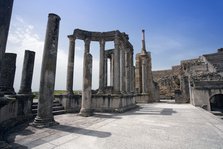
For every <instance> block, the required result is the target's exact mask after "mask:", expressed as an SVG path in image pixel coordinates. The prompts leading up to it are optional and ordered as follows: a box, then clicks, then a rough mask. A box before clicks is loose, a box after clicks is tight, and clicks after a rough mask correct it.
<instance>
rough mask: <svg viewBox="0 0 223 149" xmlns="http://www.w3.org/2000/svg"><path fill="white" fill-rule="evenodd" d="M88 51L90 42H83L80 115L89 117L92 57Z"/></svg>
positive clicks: (90, 109) (90, 111)
mask: <svg viewBox="0 0 223 149" xmlns="http://www.w3.org/2000/svg"><path fill="white" fill-rule="evenodd" d="M89 51H90V40H89V39H86V40H85V52H84V62H83V89H82V104H81V110H80V115H81V116H85V117H87V116H91V115H92V114H93V112H92V108H91V85H92V55H91V54H90V53H89Z"/></svg>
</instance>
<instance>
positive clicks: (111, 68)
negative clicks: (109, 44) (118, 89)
mask: <svg viewBox="0 0 223 149" xmlns="http://www.w3.org/2000/svg"><path fill="white" fill-rule="evenodd" d="M113 77H114V54H111V58H110V86H113V85H114V84H113V80H114V79H113Z"/></svg>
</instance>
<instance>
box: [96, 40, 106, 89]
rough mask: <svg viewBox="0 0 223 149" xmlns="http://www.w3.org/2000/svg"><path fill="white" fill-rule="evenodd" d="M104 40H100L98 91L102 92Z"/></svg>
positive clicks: (103, 82) (103, 81) (103, 83)
mask: <svg viewBox="0 0 223 149" xmlns="http://www.w3.org/2000/svg"><path fill="white" fill-rule="evenodd" d="M105 59H106V58H105V40H104V39H101V40H100V65H99V92H98V93H103V90H104V87H105V86H104V85H105Z"/></svg>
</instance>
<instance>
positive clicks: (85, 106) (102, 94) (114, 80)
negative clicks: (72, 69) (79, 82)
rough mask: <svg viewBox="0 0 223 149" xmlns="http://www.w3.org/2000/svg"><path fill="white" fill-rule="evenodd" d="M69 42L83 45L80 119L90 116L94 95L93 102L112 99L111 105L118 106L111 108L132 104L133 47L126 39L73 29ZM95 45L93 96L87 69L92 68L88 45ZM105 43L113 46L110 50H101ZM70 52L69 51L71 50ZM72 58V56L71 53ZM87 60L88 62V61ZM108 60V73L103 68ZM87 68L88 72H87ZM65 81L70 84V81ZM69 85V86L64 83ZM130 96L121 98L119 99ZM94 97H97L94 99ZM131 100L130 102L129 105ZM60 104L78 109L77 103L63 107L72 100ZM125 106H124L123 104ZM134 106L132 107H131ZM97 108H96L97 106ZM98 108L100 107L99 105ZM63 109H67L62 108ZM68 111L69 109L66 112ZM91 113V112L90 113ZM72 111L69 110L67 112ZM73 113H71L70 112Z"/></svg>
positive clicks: (69, 98) (106, 33)
mask: <svg viewBox="0 0 223 149" xmlns="http://www.w3.org/2000/svg"><path fill="white" fill-rule="evenodd" d="M70 38H75V39H80V40H84V41H85V54H84V65H83V66H84V71H83V72H84V74H83V75H84V76H83V90H82V105H81V111H80V115H83V116H90V115H91V114H92V102H93V103H95V102H94V101H92V96H91V94H93V95H94V94H96V93H97V95H95V99H97V100H102V99H103V100H110V96H112V97H113V99H114V100H116V101H114V102H112V103H119V106H114V105H112V106H113V107H109V106H107V107H106V109H112V108H119V109H121V108H124V107H128V106H129V105H130V103H131V104H132V103H133V102H134V101H135V100H132V99H133V98H134V82H135V81H134V80H135V78H134V66H133V46H132V45H131V43H130V42H129V38H128V35H127V34H125V33H121V32H120V31H118V30H116V31H111V32H90V31H85V30H80V29H75V30H74V32H73V35H70ZM91 41H96V42H99V44H100V63H99V89H98V90H96V91H95V92H92V91H91V81H92V80H91V77H92V76H91V75H92V74H91V73H92V72H89V71H92V70H90V69H92V68H91V67H92V66H91V67H90V66H89V65H90V64H91V65H92V62H90V61H92V57H91V54H90V42H91ZM107 41H109V42H110V41H112V42H114V49H107V50H105V43H106V42H107ZM72 45H73V44H72ZM72 49H73V47H72ZM72 54H73V53H72ZM90 57H91V58H90ZM108 59H110V70H108V68H107V61H108ZM88 67H89V68H88ZM108 71H110V86H108V85H109V83H108V82H107V78H108ZM69 81H73V80H72V79H70V80H69ZM67 83H69V82H67ZM125 95H128V96H131V98H130V97H122V96H125ZM96 96H97V97H96ZM131 100H132V101H131ZM61 101H62V102H63V104H64V105H65V106H66V107H68V109H69V107H74V108H78V106H77V103H76V102H73V103H72V106H67V105H68V104H69V103H71V101H77V100H76V99H75V97H71V96H70V97H68V96H67V97H63V98H61ZM97 103H103V102H97ZM125 103H126V104H125ZM134 104H135V103H134ZM97 106H98V105H97ZM99 107H101V108H102V107H103V105H100V104H99ZM66 109H67V108H66ZM70 110H71V109H69V111H70ZM94 110H95V109H94ZM71 111H72V110H71ZM74 111H75V110H74Z"/></svg>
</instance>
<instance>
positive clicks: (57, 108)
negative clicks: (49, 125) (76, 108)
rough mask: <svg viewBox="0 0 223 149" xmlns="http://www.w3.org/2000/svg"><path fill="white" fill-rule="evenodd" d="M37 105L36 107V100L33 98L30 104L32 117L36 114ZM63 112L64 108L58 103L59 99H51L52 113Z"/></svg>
mask: <svg viewBox="0 0 223 149" xmlns="http://www.w3.org/2000/svg"><path fill="white" fill-rule="evenodd" d="M37 107H38V101H36V100H34V101H33V104H32V114H33V117H35V116H36V115H37ZM64 113H66V110H64V107H63V106H62V104H61V103H59V101H53V115H60V114H64Z"/></svg>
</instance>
